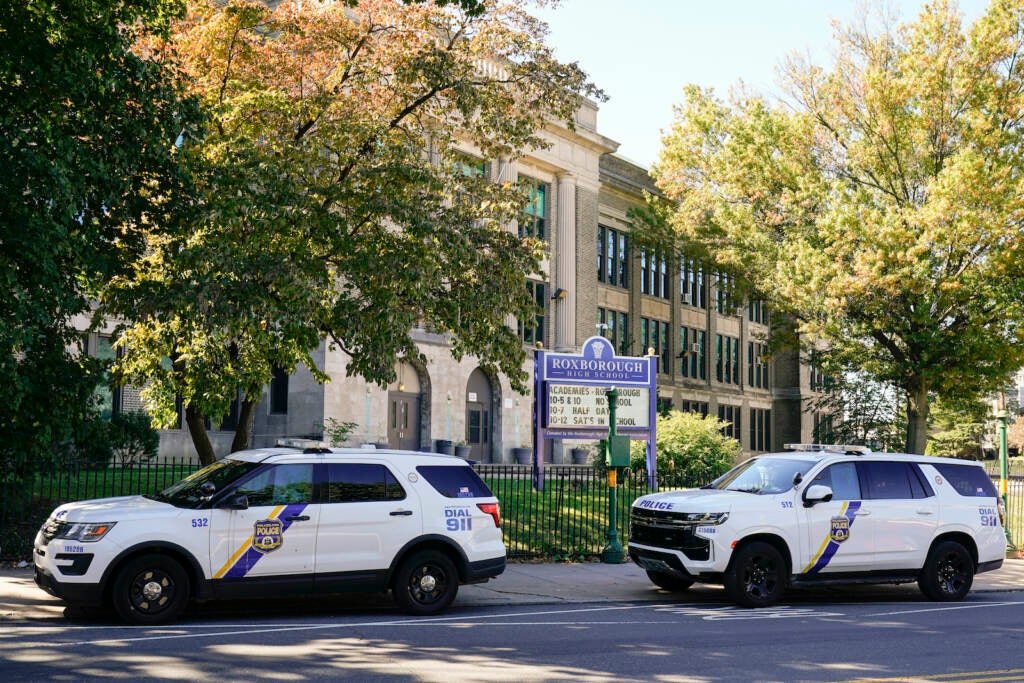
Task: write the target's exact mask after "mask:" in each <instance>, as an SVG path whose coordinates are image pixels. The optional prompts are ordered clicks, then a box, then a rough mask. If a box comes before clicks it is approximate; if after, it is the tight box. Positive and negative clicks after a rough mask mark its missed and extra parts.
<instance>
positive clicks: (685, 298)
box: [679, 292, 693, 306]
mask: <svg viewBox="0 0 1024 683" xmlns="http://www.w3.org/2000/svg"><path fill="white" fill-rule="evenodd" d="M679 303H681V304H684V305H686V306H689V305H690V304H691V303H693V302H692V301H691V300H690V293H689V292H683V293H682V294H680V295H679Z"/></svg>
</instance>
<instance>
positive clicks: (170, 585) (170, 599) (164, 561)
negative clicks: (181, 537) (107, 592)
mask: <svg viewBox="0 0 1024 683" xmlns="http://www.w3.org/2000/svg"><path fill="white" fill-rule="evenodd" d="M188 600H189V580H188V574H187V573H186V572H185V570H184V569H183V568H182V566H181V565H180V564H178V563H177V562H176V561H175V560H173V559H171V558H169V557H167V556H165V555H143V556H142V557H137V558H135V559H134V560H131V561H130V562H129V563H128V564H126V565H125V566H124V567H122V568H121V571H120V572H118V574H117V578H116V579H115V580H114V586H113V589H112V591H111V602H112V603H113V606H114V609H115V610H116V611H117V614H118V615H119V616H120V617H121V618H122V619H124V620H125V621H127V622H128V623H130V624H163V623H166V622H168V621H172V620H173V619H175V618H176V617H177V616H178V615H179V614H181V612H182V610H184V609H185V605H186V604H188Z"/></svg>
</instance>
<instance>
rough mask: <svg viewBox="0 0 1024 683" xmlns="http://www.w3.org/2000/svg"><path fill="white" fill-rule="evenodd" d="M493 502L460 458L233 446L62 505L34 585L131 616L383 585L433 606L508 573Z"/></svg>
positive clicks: (165, 616)
mask: <svg viewBox="0 0 1024 683" xmlns="http://www.w3.org/2000/svg"><path fill="white" fill-rule="evenodd" d="M500 526H501V519H500V512H499V506H498V499H497V498H495V497H494V495H493V494H492V493H491V491H490V490H489V489H488V488H487V485H486V484H484V482H483V481H482V480H481V479H480V477H478V476H477V474H476V473H475V472H474V471H473V469H472V468H471V467H470V466H469V465H468V464H467V463H466V461H464V460H461V459H459V458H454V457H451V456H445V455H437V454H427V453H412V452H403V451H390V450H374V449H328V448H306V449H300V448H267V449H260V450H250V451H241V452H238V453H233V454H231V455H230V456H228V457H226V458H224V459H223V460H220V461H218V462H216V463H214V464H213V465H210V466H209V467H206V468H204V469H202V470H199V471H198V472H196V473H195V474H193V475H191V476H190V477H188V478H186V479H184V480H183V481H181V482H179V483H177V484H175V485H173V486H171V487H170V488H168V489H166V490H165V491H163V492H161V493H158V494H155V495H147V496H127V497H120V498H106V499H101V500H88V501H82V502H78V503H68V504H66V505H62V506H60V507H59V508H57V509H56V510H54V511H53V513H52V514H51V515H50V517H49V519H48V520H47V521H46V523H45V524H44V525H43V527H42V528H41V529H40V531H39V533H38V534H37V536H36V539H35V553H34V557H35V579H36V583H37V584H38V585H39V586H40V587H41V588H43V589H44V590H45V591H47V592H48V593H51V594H53V595H55V596H57V597H59V598H61V599H62V600H64V601H65V602H66V603H67V604H68V605H71V606H81V607H93V606H108V605H110V606H113V607H114V609H115V610H116V611H117V613H118V614H119V615H120V616H121V617H122V618H123V619H125V620H126V621H128V622H130V623H136V624H157V623H163V622H166V621H169V620H172V619H174V618H175V617H176V616H177V615H178V614H179V613H180V612H181V611H182V609H184V607H185V606H186V604H187V603H188V602H189V601H190V600H192V599H195V600H208V599H215V598H228V597H244V596H278V595H288V594H299V595H310V594H322V593H335V592H343V591H352V590H355V591H377V590H386V589H390V590H391V592H392V595H393V597H394V600H395V602H396V603H397V604H398V605H399V607H401V608H403V609H404V610H405V611H407V612H409V613H412V614H435V613H437V612H440V611H441V610H443V609H445V608H446V607H447V606H448V605H450V604H451V602H452V601H453V600H454V599H455V594H456V592H457V591H458V587H459V585H460V584H464V583H477V582H482V581H486V580H487V579H490V578H493V577H495V576H498V575H499V574H501V573H502V571H504V569H505V546H504V543H503V542H502V539H501V529H500Z"/></svg>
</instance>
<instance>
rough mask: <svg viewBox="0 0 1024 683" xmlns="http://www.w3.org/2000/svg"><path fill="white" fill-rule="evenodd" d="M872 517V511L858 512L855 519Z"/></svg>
mask: <svg viewBox="0 0 1024 683" xmlns="http://www.w3.org/2000/svg"><path fill="white" fill-rule="evenodd" d="M870 516H871V511H870V510H857V514H855V515H854V517H870Z"/></svg>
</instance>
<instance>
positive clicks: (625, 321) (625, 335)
mask: <svg viewBox="0 0 1024 683" xmlns="http://www.w3.org/2000/svg"><path fill="white" fill-rule="evenodd" d="M597 322H598V324H599V325H603V327H600V328H599V332H600V334H601V336H603V337H604V338H605V339H607V340H608V341H609V342H611V344H612V348H613V349H615V353H616V354H617V355H619V356H628V355H630V354H629V346H630V340H629V316H628V315H627V314H625V313H623V312H622V311H613V310H611V309H609V308H598V309H597Z"/></svg>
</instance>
